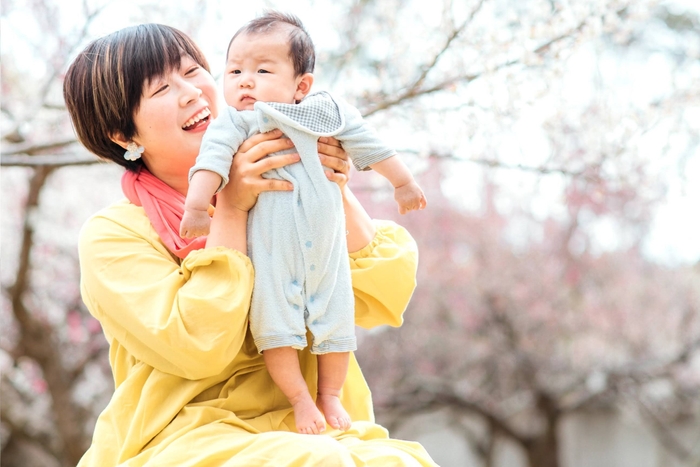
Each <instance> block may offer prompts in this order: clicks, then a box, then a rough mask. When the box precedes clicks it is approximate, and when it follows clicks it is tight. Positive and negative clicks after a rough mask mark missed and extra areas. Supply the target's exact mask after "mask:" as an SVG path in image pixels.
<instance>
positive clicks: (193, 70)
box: [185, 65, 199, 75]
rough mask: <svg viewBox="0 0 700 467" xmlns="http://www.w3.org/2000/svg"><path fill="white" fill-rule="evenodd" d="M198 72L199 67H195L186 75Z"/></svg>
mask: <svg viewBox="0 0 700 467" xmlns="http://www.w3.org/2000/svg"><path fill="white" fill-rule="evenodd" d="M197 70H199V65H197V66H193V67H192V68H190V69H189V70H187V73H185V74H187V75H191V74H192V73H194V72H195V71H197Z"/></svg>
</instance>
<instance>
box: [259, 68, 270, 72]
mask: <svg viewBox="0 0 700 467" xmlns="http://www.w3.org/2000/svg"><path fill="white" fill-rule="evenodd" d="M258 73H269V71H267V70H263V69H262V68H261V69H259V70H258Z"/></svg>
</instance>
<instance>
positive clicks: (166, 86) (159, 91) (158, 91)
mask: <svg viewBox="0 0 700 467" xmlns="http://www.w3.org/2000/svg"><path fill="white" fill-rule="evenodd" d="M166 89H168V85H167V84H165V85H163V86H161V87H159V88H158V89H156V90H155V91H154V92H153V95H154V96H155V95H156V94H159V93H161V92H163V91H165V90H166Z"/></svg>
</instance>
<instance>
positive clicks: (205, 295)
mask: <svg viewBox="0 0 700 467" xmlns="http://www.w3.org/2000/svg"><path fill="white" fill-rule="evenodd" d="M64 95H65V99H66V103H67V106H68V109H69V112H70V115H71V118H72V120H73V124H74V126H75V129H76V133H77V135H78V138H79V139H80V141H81V142H82V143H83V144H84V145H85V146H86V147H87V148H88V149H90V150H91V151H92V152H94V153H95V154H97V155H98V156H100V157H102V158H104V159H108V160H111V161H113V162H116V163H118V164H119V165H121V166H124V167H126V169H127V171H126V173H125V174H124V177H123V179H122V187H123V189H124V193H125V195H126V196H127V200H124V201H121V202H118V203H116V204H115V205H112V206H110V207H108V208H106V209H104V210H103V211H101V212H99V213H97V214H96V215H95V216H93V217H92V218H91V219H89V220H88V221H87V223H86V224H85V225H84V227H83V229H82V231H81V236H80V245H79V253H80V268H81V278H82V282H81V293H82V297H83V300H84V301H85V303H86V305H87V308H88V309H89V311H90V312H91V313H92V314H93V315H94V316H95V317H96V318H97V319H98V320H99V321H100V323H101V325H102V328H103V330H104V333H105V336H106V338H107V340H108V342H109V345H110V363H111V367H112V371H113V374H114V381H115V386H116V390H115V393H114V395H113V397H112V399H111V401H110V403H109V404H108V406H107V408H106V409H105V410H104V411H103V413H102V414H101V415H100V417H99V419H98V421H97V424H96V427H95V432H94V436H93V439H92V445H91V447H90V448H89V450H88V452H87V453H86V454H85V456H84V457H83V458H82V460H81V461H80V464H79V465H80V466H81V467H87V466H94V467H98V466H99V467H109V466H117V465H148V466H171V465H178V466H204V465H212V464H214V463H216V465H226V466H251V465H271V466H316V465H342V466H355V465H357V464H358V463H359V464H361V465H372V466H386V465H405V466H433V465H435V464H434V462H433V461H432V460H431V459H430V457H429V455H428V454H427V453H426V451H425V450H424V449H423V447H422V446H420V445H419V444H417V443H413V442H408V441H400V440H395V439H390V438H389V437H388V434H387V432H386V430H385V429H383V428H382V427H381V426H379V425H376V424H375V423H374V416H373V411H372V404H371V397H370V393H369V389H368V387H367V384H366V382H365V380H364V377H363V376H362V373H361V371H360V369H359V367H358V365H357V362H356V360H355V359H354V357H351V359H350V364H349V369H348V375H347V379H346V381H345V384H344V385H343V386H342V393H341V395H340V399H341V402H342V404H343V406H344V407H345V408H346V409H347V411H348V413H349V414H350V416H351V417H352V420H353V423H352V426H350V427H349V428H348V429H347V430H346V431H344V432H341V431H339V430H329V431H327V432H326V433H325V434H324V435H316V436H311V435H304V434H299V433H295V429H296V428H295V420H294V412H293V410H292V407H291V404H290V403H289V401H288V400H287V398H286V397H285V396H284V394H283V393H282V392H281V391H280V389H279V388H278V387H277V386H276V385H275V384H273V381H272V379H271V377H270V374H269V373H268V371H267V369H266V368H265V365H264V362H263V357H262V356H261V355H260V354H259V353H258V350H257V349H256V346H255V343H254V341H253V338H252V335H251V333H250V331H249V327H248V320H247V319H248V308H249V305H250V301H251V292H252V288H253V278H254V274H253V267H252V265H251V262H250V259H249V258H248V256H247V247H248V241H247V240H248V239H247V236H246V225H247V221H248V211H249V210H250V209H251V208H252V207H253V206H254V205H255V203H256V201H257V198H258V195H260V193H262V192H264V191H285V190H289V189H290V188H291V186H290V184H289V182H286V181H283V180H267V179H264V178H263V177H262V174H263V173H264V172H267V171H269V170H271V169H277V168H280V167H284V166H287V165H289V164H291V163H294V162H296V161H298V160H299V156H298V155H297V154H294V153H292V154H284V155H281V156H278V157H274V158H269V157H265V156H267V155H269V154H270V153H272V152H276V151H280V150H283V149H289V148H290V147H291V143H290V142H289V140H288V139H286V138H280V136H281V133H280V132H279V131H272V132H269V133H266V134H264V135H260V134H258V135H256V136H253V137H251V138H249V139H248V140H247V141H246V142H244V143H243V144H242V145H241V147H240V148H239V150H238V152H237V153H236V155H235V157H234V158H233V159H234V162H233V164H232V166H231V171H230V183H228V184H227V185H226V187H225V188H224V189H223V190H222V191H221V192H220V193H219V194H218V196H217V199H216V208H215V209H213V208H212V211H213V213H212V214H213V215H212V219H211V232H210V233H209V235H208V236H207V237H200V238H198V239H195V240H193V241H191V242H184V243H183V239H180V238H179V236H177V235H172V230H173V225H174V224H177V223H178V222H179V220H180V219H181V218H182V213H183V210H184V199H185V194H186V193H187V189H188V185H187V177H188V171H189V169H190V168H191V167H192V165H193V164H194V162H195V159H196V157H197V154H198V152H199V148H200V144H201V142H202V137H203V134H204V130H205V129H206V128H207V127H208V126H209V125H210V120H211V119H212V118H213V117H216V116H217V107H216V92H215V90H214V85H213V80H212V78H211V76H210V75H209V73H208V71H207V62H206V60H205V59H204V57H203V56H202V54H201V52H199V49H198V48H197V46H196V45H195V44H194V43H192V41H191V40H190V39H189V38H188V37H187V36H185V35H184V34H182V33H181V32H179V31H177V30H175V29H173V28H170V27H167V26H162V25H155V24H148V25H140V26H136V27H132V28H127V29H123V30H120V31H117V32H116V33H113V34H111V35H108V36H105V37H103V38H101V39H98V40H97V41H95V42H94V43H92V44H90V45H89V46H88V47H87V48H86V49H85V50H84V51H83V52H82V53H80V54H79V55H78V57H77V58H76V59H75V61H74V62H73V64H72V65H71V67H70V68H69V70H68V73H67V75H66V78H65V83H64ZM139 147H143V152H142V153H140V152H139ZM134 148H136V149H134ZM125 149H126V154H125ZM318 150H319V152H320V153H321V162H322V163H323V165H325V166H326V167H327V168H328V169H329V170H331V171H332V172H333V173H332V175H331V176H329V178H330V179H331V180H332V181H334V182H336V183H338V185H339V186H340V187H341V189H340V191H341V193H342V207H343V208H344V214H345V218H346V220H347V245H348V250H349V251H347V252H345V255H347V256H346V257H347V258H348V261H349V262H350V265H351V266H350V267H351V280H352V290H353V292H354V296H355V304H356V314H355V321H356V323H358V324H360V325H362V326H365V327H374V326H379V325H385V324H390V325H398V324H400V323H401V321H402V314H403V311H404V309H405V307H406V304H407V303H408V300H409V299H410V297H411V294H412V292H413V289H414V287H415V274H416V265H417V252H416V246H415V243H414V241H413V239H412V238H411V237H410V235H409V234H408V233H407V232H406V231H405V230H404V229H402V228H401V227H399V226H397V225H396V224H393V223H390V222H385V221H384V222H383V221H372V220H371V219H370V218H369V216H368V215H367V213H366V212H365V211H364V210H363V209H362V207H361V206H360V205H359V204H358V202H357V200H356V198H355V197H354V195H353V194H352V193H351V192H350V190H349V189H348V188H347V185H346V182H347V174H348V170H349V165H348V163H347V155H346V154H345V151H343V150H342V149H341V148H340V147H339V145H338V143H337V141H335V140H333V139H332V138H331V139H328V141H326V142H325V143H318ZM139 155H140V156H141V157H138V156H139ZM125 156H128V158H129V160H127V159H125ZM131 159H134V160H131ZM283 234H284V233H283ZM252 241H253V242H254V241H255V240H254V239H253V240H252ZM299 360H300V367H301V370H302V372H303V377H304V379H305V380H306V381H307V382H308V384H309V388H310V390H311V391H312V394H316V390H317V388H316V383H315V382H316V380H317V365H316V359H315V356H314V355H312V354H311V353H309V351H308V350H304V351H301V352H300V354H299Z"/></svg>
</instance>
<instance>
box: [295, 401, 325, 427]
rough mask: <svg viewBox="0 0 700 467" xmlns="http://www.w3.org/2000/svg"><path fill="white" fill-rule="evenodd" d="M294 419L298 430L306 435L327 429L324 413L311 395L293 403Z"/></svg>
mask: <svg viewBox="0 0 700 467" xmlns="http://www.w3.org/2000/svg"><path fill="white" fill-rule="evenodd" d="M292 407H293V408H294V420H295V422H296V425H297V432H298V433H301V434H304V435H317V434H319V433H323V432H324V431H326V422H324V421H323V414H322V413H321V412H320V411H319V410H318V407H316V405H315V404H314V401H313V399H311V397H308V398H304V399H303V400H301V401H299V402H297V403H296V404H293V405H292Z"/></svg>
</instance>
